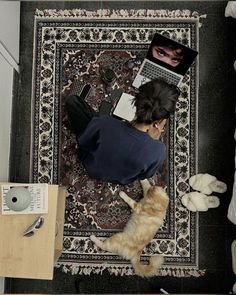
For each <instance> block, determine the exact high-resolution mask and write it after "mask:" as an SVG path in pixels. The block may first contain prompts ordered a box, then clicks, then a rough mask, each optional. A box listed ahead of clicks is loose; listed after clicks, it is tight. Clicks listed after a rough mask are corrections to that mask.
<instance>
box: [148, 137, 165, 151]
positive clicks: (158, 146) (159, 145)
mask: <svg viewBox="0 0 236 295" xmlns="http://www.w3.org/2000/svg"><path fill="white" fill-rule="evenodd" d="M150 148H151V149H154V150H156V151H157V152H158V153H163V154H165V153H166V145H165V144H164V142H162V141H161V140H152V141H151V144H150Z"/></svg>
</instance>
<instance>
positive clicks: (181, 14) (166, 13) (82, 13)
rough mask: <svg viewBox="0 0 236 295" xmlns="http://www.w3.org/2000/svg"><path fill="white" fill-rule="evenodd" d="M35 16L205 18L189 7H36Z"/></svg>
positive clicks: (204, 15)
mask: <svg viewBox="0 0 236 295" xmlns="http://www.w3.org/2000/svg"><path fill="white" fill-rule="evenodd" d="M35 16H36V17H42V18H44V17H52V18H60V17H63V18H64V17H75V18H77V17H79V18H91V17H92V18H128V19H130V18H132V17H134V18H135V19H137V18H147V17H148V18H155V19H162V18H163V19H165V20H166V19H168V18H170V19H173V18H174V19H186V18H188V19H189V18H192V19H200V18H206V14H200V13H199V12H198V11H191V10H189V9H182V10H181V9H176V10H169V9H160V10H152V9H138V10H135V9H129V10H127V9H117V10H114V9H113V10H110V9H98V10H94V11H91V10H85V9H64V10H61V9H44V10H40V9H36V11H35Z"/></svg>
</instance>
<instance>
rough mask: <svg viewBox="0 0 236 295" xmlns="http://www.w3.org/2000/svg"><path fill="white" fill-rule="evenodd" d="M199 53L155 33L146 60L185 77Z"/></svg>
mask: <svg viewBox="0 0 236 295" xmlns="http://www.w3.org/2000/svg"><path fill="white" fill-rule="evenodd" d="M197 54H198V52H197V51H195V50H193V49H191V48H189V47H186V46H184V45H183V44H181V43H178V42H176V41H174V40H172V39H169V38H167V37H165V36H163V35H161V34H158V33H155V34H154V37H153V39H152V42H151V44H150V47H149V49H148V53H147V56H146V58H147V59H149V60H151V61H152V62H154V63H156V64H159V65H160V66H162V67H165V68H167V69H169V70H171V71H173V72H175V73H177V74H180V75H185V73H186V72H187V70H188V69H189V67H190V66H191V64H192V63H193V61H194V59H195V57H196V56H197Z"/></svg>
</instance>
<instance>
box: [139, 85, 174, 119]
mask: <svg viewBox="0 0 236 295" xmlns="http://www.w3.org/2000/svg"><path fill="white" fill-rule="evenodd" d="M179 94H180V91H179V89H178V88H177V87H176V86H174V85H172V84H169V83H167V82H166V81H165V80H163V79H155V80H152V81H150V82H148V83H146V84H144V85H142V86H141V87H140V88H139V93H138V94H137V95H136V97H135V98H134V105H135V107H136V122H139V123H146V124H150V123H152V122H153V121H155V120H159V119H167V118H169V116H170V114H171V113H173V112H174V111H175V105H176V101H177V98H178V97H179Z"/></svg>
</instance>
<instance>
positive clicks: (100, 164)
mask: <svg viewBox="0 0 236 295" xmlns="http://www.w3.org/2000/svg"><path fill="white" fill-rule="evenodd" d="M77 140H78V144H79V147H80V148H81V149H82V151H83V155H84V156H83V158H82V162H83V165H84V167H85V169H86V170H87V172H88V175H89V176H90V177H91V178H96V179H100V180H104V181H109V182H115V183H120V184H128V183H131V182H133V181H134V180H136V179H145V178H149V177H151V176H152V175H153V174H154V173H155V172H156V171H157V169H158V168H159V167H160V166H161V165H162V164H163V161H164V159H165V157H166V147H165V145H164V143H162V142H161V141H159V140H154V139H152V138H151V137H150V136H149V135H148V134H147V133H146V132H142V131H139V130H138V129H136V128H134V127H132V126H131V125H130V124H128V123H126V122H124V121H120V120H118V119H115V118H113V117H110V116H102V117H94V118H93V119H92V120H91V122H90V123H89V125H88V126H87V128H86V130H85V131H84V132H83V134H82V135H81V136H80V137H79V138H77Z"/></svg>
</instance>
